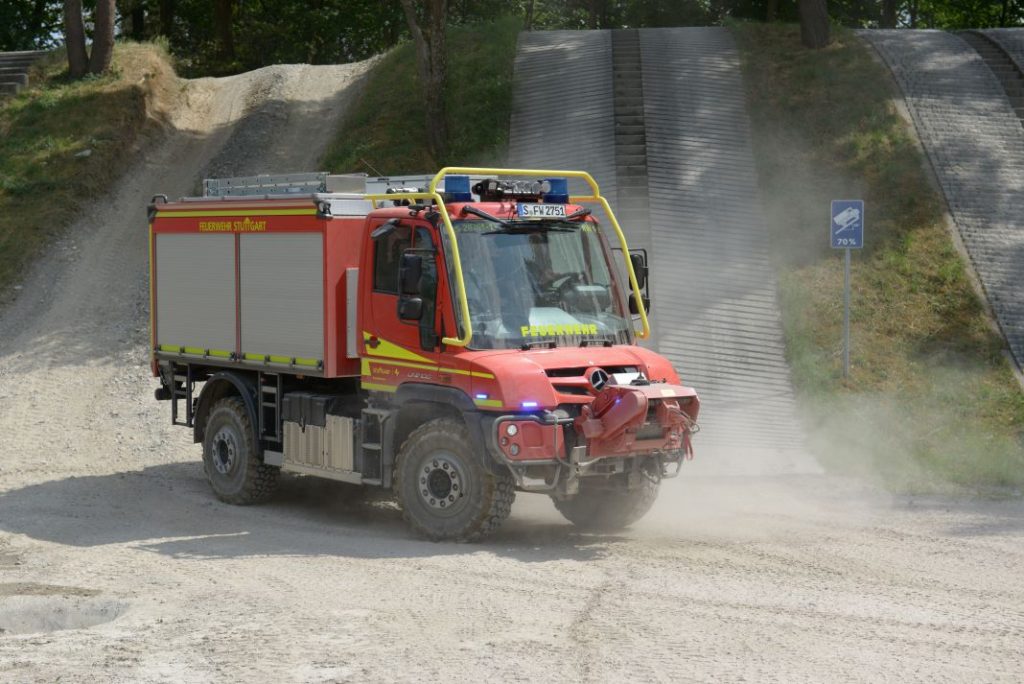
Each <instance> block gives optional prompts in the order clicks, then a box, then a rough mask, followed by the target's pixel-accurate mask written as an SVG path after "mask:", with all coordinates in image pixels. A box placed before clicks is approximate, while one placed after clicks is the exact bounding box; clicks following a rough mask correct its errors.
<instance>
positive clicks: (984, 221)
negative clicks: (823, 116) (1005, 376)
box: [858, 29, 1024, 367]
mask: <svg viewBox="0 0 1024 684" xmlns="http://www.w3.org/2000/svg"><path fill="white" fill-rule="evenodd" d="M984 34H985V36H986V37H987V38H989V39H992V40H996V41H997V42H998V43H999V45H1000V46H1001V47H1002V48H1003V49H1004V50H1005V52H1006V54H1007V55H1009V56H1010V57H1011V58H1012V59H1013V61H1014V62H1016V63H1017V64H1020V63H1021V59H1022V57H1024V31H1022V30H1020V29H1015V30H1012V31H1011V30H1009V29H997V30H986V31H985V32H984ZM858 35H860V36H861V37H862V38H864V39H865V40H867V41H868V43H870V44H871V45H872V46H873V47H874V48H875V50H877V51H878V53H879V54H880V55H881V57H882V59H883V60H884V61H885V63H886V64H887V65H888V66H889V69H890V71H891V72H892V74H893V76H894V77H895V79H896V83H897V84H899V87H900V89H901V90H902V91H903V96H904V98H905V100H906V103H907V109H908V110H909V111H910V114H911V117H912V118H913V120H914V125H915V127H916V128H917V132H918V137H919V138H920V139H921V144H922V145H923V146H924V149H925V151H926V152H927V153H928V159H929V161H930V162H931V165H932V168H933V169H934V171H935V176H936V178H937V179H938V182H939V186H940V187H941V188H942V192H943V195H944V196H945V198H946V202H947V204H948V205H949V211H950V214H951V215H952V217H953V220H954V222H955V223H956V227H957V230H958V231H959V233H960V237H961V238H962V239H963V243H964V245H965V246H966V248H967V251H968V253H969V254H970V257H971V262H972V263H973V265H974V269H975V271H977V273H978V278H979V279H980V280H981V284H982V286H983V287H984V290H985V295H986V296H987V297H988V300H989V303H990V304H991V306H992V310H993V311H994V312H995V316H996V320H997V321H998V323H999V327H1000V328H1001V330H1002V332H1003V334H1004V335H1005V336H1006V341H1007V343H1008V345H1009V347H1010V352H1011V353H1012V354H1013V357H1014V360H1015V361H1016V363H1017V365H1018V367H1024V279H1022V277H1021V274H1024V214H1022V213H1021V210H1020V206H1021V205H1020V197H1021V196H1022V193H1024V128H1022V127H1021V117H1020V104H1021V103H1020V102H1019V101H1017V102H1015V101H1014V100H1015V97H1016V95H1015V93H1016V92H1017V91H1016V90H1015V88H1016V87H1017V82H1016V81H1015V79H1014V78H1013V74H1012V71H1011V70H1010V69H1009V68H1008V67H1007V66H1006V62H1005V60H1003V59H1002V58H1000V56H999V55H998V53H994V52H992V51H991V50H990V49H989V46H987V45H986V44H979V43H977V42H976V41H972V42H971V43H970V44H969V43H968V41H970V40H971V39H969V38H966V37H965V36H964V35H963V34H960V35H956V34H953V33H947V32H945V31H932V30H928V31H912V30H905V29H897V30H877V29H876V30H865V31H858ZM974 45H980V47H981V51H979V50H978V49H976V48H975V47H973V46H974ZM982 51H983V52H984V54H983V52H982ZM986 56H989V57H990V58H991V59H992V63H991V64H990V63H989V62H988V61H987V60H986V59H985V57H986ZM993 66H995V67H996V69H995V70H994V69H993V68H992V67H993ZM997 71H998V73H997Z"/></svg>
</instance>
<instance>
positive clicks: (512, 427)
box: [505, 423, 519, 437]
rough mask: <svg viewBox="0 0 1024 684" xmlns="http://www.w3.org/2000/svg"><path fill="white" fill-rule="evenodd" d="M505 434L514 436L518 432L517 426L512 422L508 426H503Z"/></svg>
mask: <svg viewBox="0 0 1024 684" xmlns="http://www.w3.org/2000/svg"><path fill="white" fill-rule="evenodd" d="M505 434H506V435H508V436H509V437H515V436H516V435H518V434H519V426H518V425H515V424H514V423H509V424H508V427H506V428H505Z"/></svg>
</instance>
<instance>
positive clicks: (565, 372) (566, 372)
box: [545, 366, 640, 378]
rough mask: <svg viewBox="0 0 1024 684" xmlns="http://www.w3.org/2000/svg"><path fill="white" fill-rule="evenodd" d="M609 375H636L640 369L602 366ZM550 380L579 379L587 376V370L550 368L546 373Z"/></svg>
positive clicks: (581, 368)
mask: <svg viewBox="0 0 1024 684" xmlns="http://www.w3.org/2000/svg"><path fill="white" fill-rule="evenodd" d="M601 368H602V369H603V370H604V372H606V373H607V374H608V375H613V374H615V373H636V372H637V371H639V370H640V369H639V368H637V367H636V366H601ZM545 372H546V373H547V375H548V377H549V378H578V377H580V376H582V375H585V374H586V372H587V368H586V367H585V366H578V367H572V368H549V369H547V370H546V371H545Z"/></svg>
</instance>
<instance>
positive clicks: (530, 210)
mask: <svg viewBox="0 0 1024 684" xmlns="http://www.w3.org/2000/svg"><path fill="white" fill-rule="evenodd" d="M516 213H517V214H518V215H519V218H565V205H564V204H519V205H516Z"/></svg>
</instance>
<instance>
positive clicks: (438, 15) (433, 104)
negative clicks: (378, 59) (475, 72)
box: [402, 0, 448, 160]
mask: <svg viewBox="0 0 1024 684" xmlns="http://www.w3.org/2000/svg"><path fill="white" fill-rule="evenodd" d="M402 9H403V10H404V11H405V19H406V22H407V23H408V24H409V33H411V34H412V39H413V43H414V44H415V45H416V70H417V71H418V73H419V78H420V88H421V90H422V91H423V102H424V110H425V115H426V117H427V147H428V148H429V149H430V153H431V154H432V155H433V156H434V159H435V160H438V159H441V158H442V157H443V156H444V154H445V150H446V148H447V146H448V124H447V121H446V118H447V114H446V112H445V107H444V86H445V81H446V77H447V59H446V55H445V50H446V46H445V14H446V12H447V10H448V0H421V1H420V2H414V0H402Z"/></svg>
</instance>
